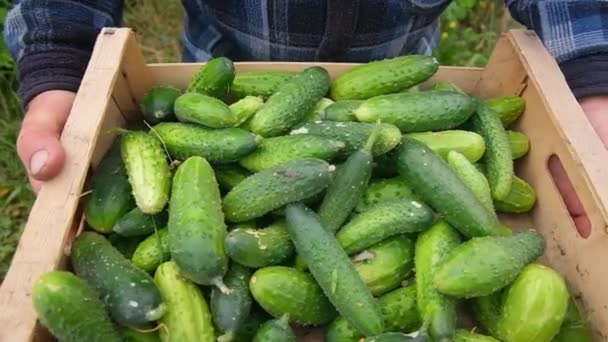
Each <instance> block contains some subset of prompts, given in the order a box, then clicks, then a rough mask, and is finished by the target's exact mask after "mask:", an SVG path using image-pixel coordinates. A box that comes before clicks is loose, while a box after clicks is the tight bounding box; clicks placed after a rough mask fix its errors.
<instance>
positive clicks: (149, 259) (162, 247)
mask: <svg viewBox="0 0 608 342" xmlns="http://www.w3.org/2000/svg"><path fill="white" fill-rule="evenodd" d="M170 257H171V251H170V250H169V232H168V231H167V229H166V228H163V229H159V230H158V232H156V233H154V234H152V235H150V236H148V237H147V238H146V239H145V240H144V241H142V242H141V243H140V244H139V245H138V246H137V249H136V250H135V252H134V253H133V257H131V262H133V265H135V266H136V267H139V268H141V269H142V270H144V271H147V272H154V270H156V268H157V267H158V265H160V264H161V263H163V262H164V261H167V260H169V258H170Z"/></svg>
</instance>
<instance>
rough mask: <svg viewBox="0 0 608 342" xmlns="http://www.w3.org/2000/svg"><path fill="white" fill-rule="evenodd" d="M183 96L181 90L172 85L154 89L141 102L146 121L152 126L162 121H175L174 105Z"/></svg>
mask: <svg viewBox="0 0 608 342" xmlns="http://www.w3.org/2000/svg"><path fill="white" fill-rule="evenodd" d="M181 94H182V91H181V90H179V89H177V88H175V87H174V86H170V85H160V86H155V87H152V89H150V91H148V92H147V93H146V95H144V99H143V100H142V102H141V112H142V113H143V115H144V120H146V122H148V123H149V124H152V125H155V124H157V123H159V122H162V121H173V120H175V112H174V111H173V105H174V103H175V100H176V99H177V98H178V97H179V96H180V95H181Z"/></svg>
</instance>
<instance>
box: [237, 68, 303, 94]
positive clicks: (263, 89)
mask: <svg viewBox="0 0 608 342" xmlns="http://www.w3.org/2000/svg"><path fill="white" fill-rule="evenodd" d="M294 75H295V73H293V72H287V71H250V72H239V73H237V74H236V76H235V77H234V81H233V82H232V88H231V89H230V93H231V94H232V95H234V96H235V97H237V98H243V97H245V96H261V97H262V98H264V99H267V98H269V97H270V95H272V94H274V93H275V92H276V91H277V90H278V89H279V87H280V86H281V85H282V84H283V83H285V82H286V81H288V80H290V79H291V78H293V76H294Z"/></svg>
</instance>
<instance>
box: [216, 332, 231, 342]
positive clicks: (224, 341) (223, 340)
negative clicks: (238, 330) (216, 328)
mask: <svg viewBox="0 0 608 342" xmlns="http://www.w3.org/2000/svg"><path fill="white" fill-rule="evenodd" d="M232 340H234V331H227V332H226V333H225V334H223V335H220V336H218V337H217V342H232Z"/></svg>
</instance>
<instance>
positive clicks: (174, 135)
mask: <svg viewBox="0 0 608 342" xmlns="http://www.w3.org/2000/svg"><path fill="white" fill-rule="evenodd" d="M154 132H155V133H156V135H157V136H158V137H159V138H160V139H161V140H162V141H163V143H164V145H165V146H166V148H167V150H168V151H169V154H170V155H171V156H172V157H173V158H176V159H179V160H185V159H188V158H190V157H193V156H199V157H203V158H205V159H207V160H208V161H209V162H210V163H228V162H232V161H237V160H239V159H241V158H242V157H244V156H246V155H248V154H249V153H251V152H252V151H253V150H255V149H256V148H257V147H258V138H257V137H256V136H255V135H254V134H251V132H248V131H246V130H244V129H242V128H225V129H207V128H204V127H199V126H196V125H190V124H183V123H178V122H165V123H161V124H158V125H156V126H154Z"/></svg>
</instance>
